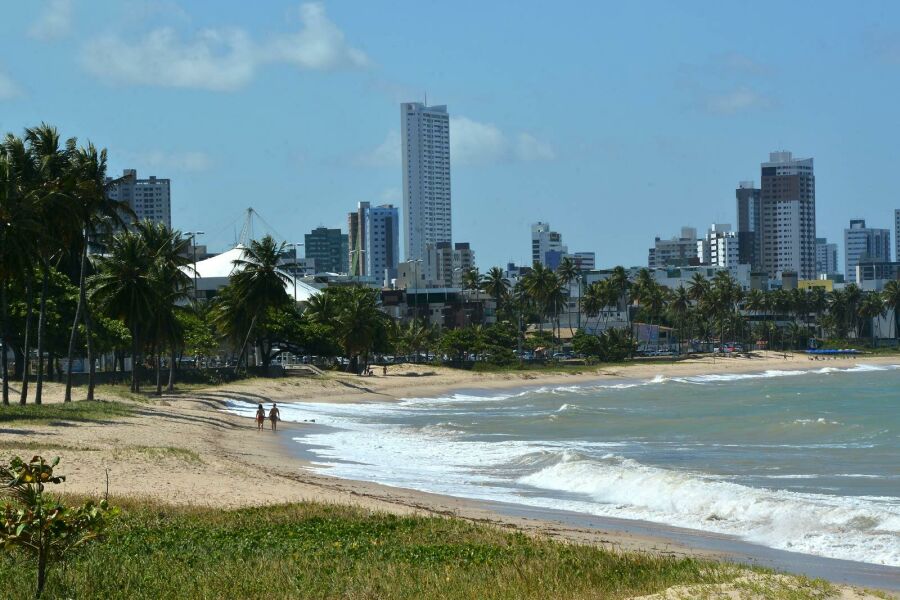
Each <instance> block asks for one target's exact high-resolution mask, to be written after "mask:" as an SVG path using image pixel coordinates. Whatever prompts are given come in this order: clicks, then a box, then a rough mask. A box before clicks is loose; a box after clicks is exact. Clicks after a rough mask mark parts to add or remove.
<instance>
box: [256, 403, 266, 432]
mask: <svg viewBox="0 0 900 600" xmlns="http://www.w3.org/2000/svg"><path fill="white" fill-rule="evenodd" d="M265 422H266V409H264V408H263V405H262V404H260V405H259V406H258V407H257V409H256V429H257V430H259V431H262V429H263V423H265Z"/></svg>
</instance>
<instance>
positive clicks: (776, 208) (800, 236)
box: [759, 151, 816, 279]
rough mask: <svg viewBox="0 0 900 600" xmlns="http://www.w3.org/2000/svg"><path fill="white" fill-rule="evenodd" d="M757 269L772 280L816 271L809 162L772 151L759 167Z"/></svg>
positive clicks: (807, 275)
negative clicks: (781, 274) (786, 273)
mask: <svg viewBox="0 0 900 600" xmlns="http://www.w3.org/2000/svg"><path fill="white" fill-rule="evenodd" d="M761 174H762V178H761V184H760V216H761V225H762V226H761V228H760V231H761V238H762V239H761V240H760V241H761V249H762V257H761V260H760V261H759V262H760V267H761V268H762V269H763V270H764V271H767V272H768V273H769V276H770V277H772V276H774V275H775V274H776V273H779V272H783V271H795V272H796V273H797V275H798V277H799V278H800V279H812V278H814V277H815V272H816V178H815V175H814V174H813V159H811V158H804V159H795V158H793V156H792V155H791V153H790V152H785V151H781V152H772V153H770V154H769V162H764V163H762V165H761Z"/></svg>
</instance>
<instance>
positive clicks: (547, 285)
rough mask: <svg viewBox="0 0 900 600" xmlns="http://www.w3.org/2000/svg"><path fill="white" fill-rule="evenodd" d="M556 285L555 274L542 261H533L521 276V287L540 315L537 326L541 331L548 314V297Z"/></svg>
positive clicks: (557, 284)
mask: <svg viewBox="0 0 900 600" xmlns="http://www.w3.org/2000/svg"><path fill="white" fill-rule="evenodd" d="M558 287H559V279H557V277H556V274H555V273H554V272H553V271H552V270H550V269H549V268H547V267H545V266H544V265H543V264H542V263H537V262H536V263H534V266H533V267H532V269H531V271H529V272H528V274H526V275H525V277H523V278H522V289H523V291H524V292H525V294H526V295H527V296H528V298H529V300H530V301H531V302H532V303H533V304H534V306H535V308H537V311H538V314H539V315H540V323H539V325H538V327H539V329H540V331H541V332H543V331H544V321H545V320H546V318H547V317H548V316H549V309H550V306H549V303H550V297H551V295H553V293H554V290H555V289H556V288H558Z"/></svg>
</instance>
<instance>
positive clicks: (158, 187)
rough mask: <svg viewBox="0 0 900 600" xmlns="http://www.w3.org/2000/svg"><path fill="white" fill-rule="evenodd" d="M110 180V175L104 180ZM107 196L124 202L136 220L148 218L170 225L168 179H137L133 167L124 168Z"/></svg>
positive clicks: (170, 200) (170, 209)
mask: <svg viewBox="0 0 900 600" xmlns="http://www.w3.org/2000/svg"><path fill="white" fill-rule="evenodd" d="M111 181H112V178H111V177H107V178H106V182H107V183H109V182H111ZM108 196H109V198H110V199H112V200H118V201H119V202H125V203H127V204H128V206H129V207H130V208H131V210H132V211H134V214H135V216H136V217H137V220H138V221H144V220H150V221H155V222H157V223H165V225H166V227H169V228H171V227H172V199H171V195H170V189H169V180H168V179H157V178H156V176H154V175H151V176H150V178H149V179H138V176H137V171H136V170H135V169H125V170H124V171H123V172H122V180H121V181H120V182H119V183H117V184H116V185H114V186H111V187H110V189H109V192H108Z"/></svg>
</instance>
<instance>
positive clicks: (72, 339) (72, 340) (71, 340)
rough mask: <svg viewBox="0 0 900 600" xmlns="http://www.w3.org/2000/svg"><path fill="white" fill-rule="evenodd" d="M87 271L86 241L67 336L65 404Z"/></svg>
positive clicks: (70, 378)
mask: <svg viewBox="0 0 900 600" xmlns="http://www.w3.org/2000/svg"><path fill="white" fill-rule="evenodd" d="M86 270H87V239H85V244H84V249H83V250H82V251H81V274H80V275H79V277H78V305H77V306H76V307H75V320H74V321H73V322H72V333H70V334H69V351H68V354H67V356H68V366H67V367H66V397H65V400H64V401H65V402H71V401H72V361H73V360H74V358H75V338H76V335H77V332H78V322H79V320H81V312H82V310H84V300H85V292H84V287H85V280H84V279H85V271H86Z"/></svg>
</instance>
